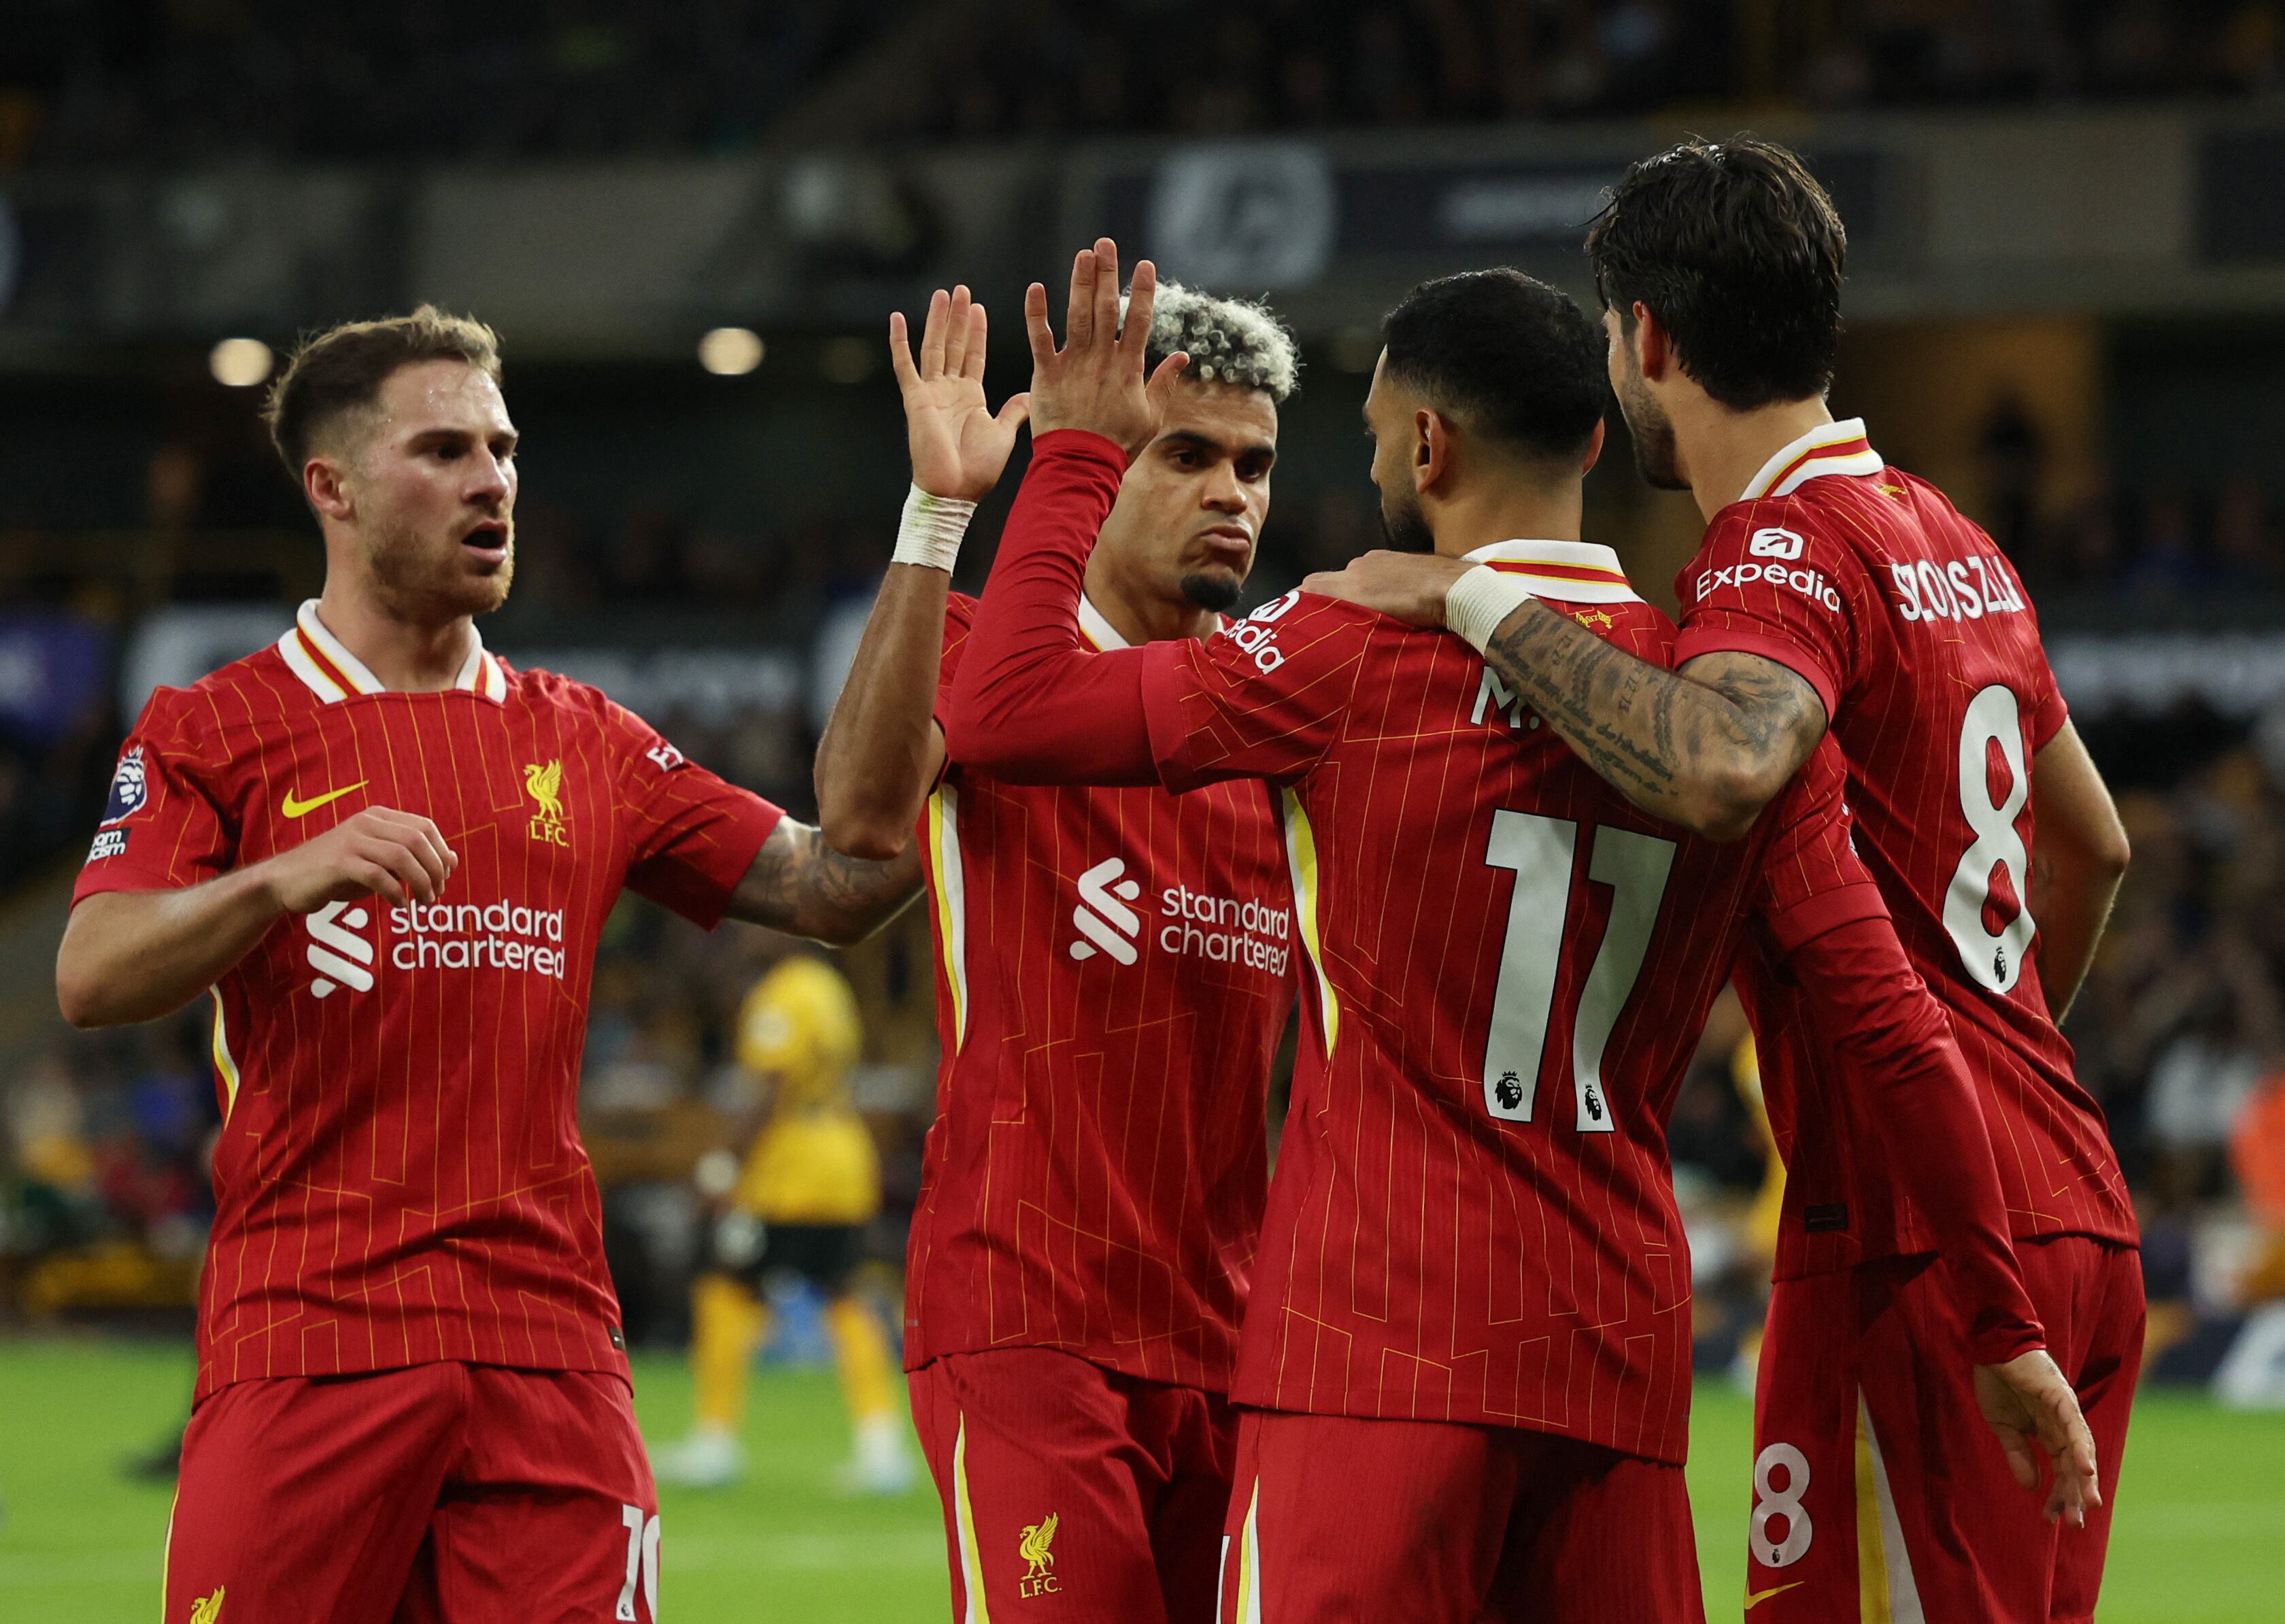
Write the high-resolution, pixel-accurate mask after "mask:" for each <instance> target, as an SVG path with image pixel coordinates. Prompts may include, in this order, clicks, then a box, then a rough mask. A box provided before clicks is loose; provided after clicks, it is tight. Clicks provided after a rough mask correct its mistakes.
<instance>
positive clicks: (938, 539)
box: [889, 485, 976, 575]
mask: <svg viewBox="0 0 2285 1624" xmlns="http://www.w3.org/2000/svg"><path fill="white" fill-rule="evenodd" d="M975 516H976V504H975V503H973V502H962V501H960V500H957V499H956V498H952V497H944V496H930V494H929V493H928V492H927V491H925V490H922V489H921V488H920V487H919V486H918V485H915V486H914V487H913V489H912V492H911V494H910V495H908V496H907V497H906V498H905V516H904V520H903V522H901V523H899V525H898V526H897V550H896V552H894V553H891V555H890V558H889V561H890V562H891V563H892V564H919V565H921V566H922V567H923V568H924V569H941V570H943V571H944V572H945V574H946V575H950V574H951V573H952V567H953V565H954V564H955V563H957V562H958V561H959V560H960V538H961V537H962V536H965V535H967V534H968V522H969V521H970V519H972V518H974V517H975Z"/></svg>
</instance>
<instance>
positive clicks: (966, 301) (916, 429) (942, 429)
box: [889, 287, 1031, 502]
mask: <svg viewBox="0 0 2285 1624" xmlns="http://www.w3.org/2000/svg"><path fill="white" fill-rule="evenodd" d="M984 350H985V318H984V307H983V306H982V305H980V304H978V303H976V302H973V301H972V300H970V297H969V295H968V289H967V288H965V287H955V288H954V289H953V290H952V292H950V293H949V294H947V293H946V292H945V291H944V290H943V289H942V288H940V287H939V288H938V289H937V291H936V293H935V294H934V295H933V296H932V297H931V298H930V300H929V312H928V323H927V325H926V326H924V327H923V328H922V329H921V352H920V357H919V359H918V361H917V362H916V361H915V359H914V357H913V352H912V348H911V346H910V344H909V343H908V342H907V337H906V327H905V318H904V314H903V312H902V311H898V312H896V313H894V314H892V315H891V316H890V318H889V362H890V365H892V366H894V367H895V368H896V371H897V387H898V388H899V389H900V390H902V391H903V394H904V397H905V442H906V444H907V448H908V449H909V450H910V451H911V452H912V459H913V483H915V484H916V485H918V486H919V487H920V488H921V489H922V490H925V491H927V492H928V493H929V494H930V496H934V497H946V498H952V499H954V500H957V501H962V502H974V501H979V500H981V499H982V498H984V497H985V496H987V495H989V494H990V493H991V490H992V487H993V486H994V485H996V484H998V483H999V482H1000V475H1001V470H1002V469H1004V468H1006V467H1007V466H1008V454H1009V452H1010V451H1013V450H1015V448H1016V430H1017V428H1020V427H1021V426H1022V424H1023V421H1024V419H1025V415H1026V414H1027V413H1028V412H1029V411H1030V409H1031V396H1028V395H1011V396H1009V397H1008V400H1007V402H1006V403H1005V404H1003V405H1001V408H1000V410H999V412H997V413H994V412H993V410H992V409H991V407H990V406H988V405H986V404H985V400H984Z"/></svg>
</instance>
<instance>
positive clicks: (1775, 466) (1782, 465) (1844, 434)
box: [1738, 417, 1888, 502]
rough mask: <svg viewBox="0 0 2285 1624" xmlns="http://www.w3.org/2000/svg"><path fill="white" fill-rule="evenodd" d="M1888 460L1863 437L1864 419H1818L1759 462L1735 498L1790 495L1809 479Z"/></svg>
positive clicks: (1860, 471)
mask: <svg viewBox="0 0 2285 1624" xmlns="http://www.w3.org/2000/svg"><path fill="white" fill-rule="evenodd" d="M1887 466H1888V463H1887V461H1886V459H1883V458H1882V457H1881V453H1880V452H1878V451H1874V450H1873V443H1872V442H1871V441H1870V440H1868V439H1866V438H1865V420H1864V419H1863V418H1861V417H1850V418H1843V419H1841V420H1840V421H1839V422H1837V423H1820V424H1819V425H1818V427H1816V428H1812V429H1810V431H1809V432H1808V433H1807V434H1805V435H1802V437H1801V438H1800V439H1798V440H1795V441H1794V443H1792V444H1791V445H1788V446H1786V448H1785V450H1783V451H1779V453H1778V454H1777V455H1776V456H1774V457H1772V458H1771V459H1769V460H1768V461H1767V462H1765V463H1763V465H1762V471H1761V472H1760V473H1758V474H1756V475H1754V478H1753V482H1752V483H1750V484H1748V485H1747V487H1746V489H1745V490H1743V491H1742V492H1741V493H1739V498H1738V499H1739V501H1741V502H1750V501H1752V500H1754V499H1755V498H1757V497H1765V496H1791V495H1792V494H1793V493H1794V491H1796V490H1800V489H1801V488H1802V486H1803V485H1804V484H1806V483H1808V482H1810V480H1812V479H1816V478H1818V477H1819V476H1820V475H1826V474H1852V475H1866V474H1878V473H1879V472H1880V471H1881V469H1882V468H1884V467H1887Z"/></svg>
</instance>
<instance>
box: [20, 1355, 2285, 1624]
mask: <svg viewBox="0 0 2285 1624" xmlns="http://www.w3.org/2000/svg"><path fill="white" fill-rule="evenodd" d="M190 1379H191V1378H190V1366H189V1361H188V1358H187V1356H186V1354H185V1353H184V1352H183V1350H181V1349H179V1348H176V1347H169V1346H147V1345H128V1344H117V1343H105V1342H35V1343H16V1344H0V1619H27V1620H29V1619H51V1620H72V1621H73V1624H112V1621H113V1620H127V1621H130V1624H150V1621H151V1620H152V1619H153V1617H154V1616H155V1614H156V1612H157V1609H158V1587H159V1552H160V1543H161V1534H162V1531H163V1530H164V1528H165V1526H166V1522H167V1507H168V1500H169V1491H168V1490H166V1489H165V1488H162V1487H146V1486H143V1485H138V1484H130V1483H128V1482H126V1481H124V1480H122V1479H121V1478H120V1477H119V1476H118V1475H117V1473H116V1471H114V1467H115V1465H116V1463H118V1461H119V1460H120V1459H121V1458H122V1456H125V1455H130V1454H132V1453H134V1452H136V1451H138V1450H141V1449H143V1448H145V1447H148V1446H149V1445H150V1444H151V1443H152V1442H153V1440H156V1439H159V1438H161V1437H162V1436H164V1434H165V1433H166V1432H167V1430H168V1428H169V1426H171V1425H172V1424H174V1423H175V1421H176V1419H177V1415H178V1412H179V1410H180V1408H181V1406H182V1405H183V1403H184V1401H185V1398H186V1397H187V1396H188V1393H189V1389H190ZM636 1390H637V1397H638V1400H639V1405H640V1410H641V1413H642V1420H643V1424H644V1426H645V1427H646V1428H647V1429H648V1430H649V1431H650V1432H651V1435H652V1436H654V1437H662V1436H664V1437H671V1436H675V1435H678V1434H679V1432H681V1430H682V1427H683V1424H684V1423H685V1422H686V1421H687V1418H688V1413H689V1388H688V1384H687V1380H686V1378H685V1377H684V1375H683V1370H682V1367H681V1365H680V1364H679V1362H677V1361H673V1360H671V1359H659V1358H655V1357H653V1358H645V1359H643V1360H641V1361H639V1362H638V1364H637V1365H636ZM1749 1420H1750V1412H1749V1409H1748V1407H1747V1404H1746V1403H1745V1401H1744V1400H1741V1399H1739V1398H1738V1397H1737V1396H1736V1395H1735V1394H1734V1393H1730V1392H1728V1391H1727V1390H1726V1389H1724V1388H1720V1387H1706V1388H1701V1389H1700V1391H1699V1394H1698V1400H1697V1414H1696V1426H1695V1441H1694V1444H1693V1447H1692V1455H1693V1460H1692V1466H1691V1487H1692V1494H1693V1495H1695V1496H1696V1498H1697V1502H1698V1513H1699V1524H1700V1530H1701V1533H1702V1534H1703V1538H1702V1540H1701V1544H1700V1556H1701V1558H1702V1560H1703V1562H1704V1564H1705V1571H1706V1586H1707V1596H1708V1612H1709V1613H1710V1614H1711V1616H1712V1618H1713V1619H1714V1620H1736V1619H1737V1618H1738V1617H1739V1598H1740V1596H1741V1594H1742V1590H1743V1582H1744V1561H1745V1553H1744V1545H1745V1534H1744V1520H1745V1516H1746V1510H1747V1494H1746V1482H1745V1472H1746V1461H1747V1433H1748V1424H1749ZM748 1440H749V1445H750V1448H751V1450H752V1455H753V1462H754V1470H753V1473H752V1475H751V1477H750V1478H749V1479H748V1480H747V1482H746V1483H745V1484H744V1486H743V1487H740V1488H738V1489H736V1490H734V1491H731V1492H729V1493H726V1494H721V1495H694V1494H683V1493H677V1492H674V1491H671V1490H670V1491H668V1492H666V1493H665V1494H664V1495H662V1502H663V1503H662V1505H661V1508H660V1510H661V1520H662V1523H663V1525H664V1528H665V1530H666V1535H665V1542H664V1545H665V1561H664V1568H665V1573H664V1588H663V1591H662V1594H661V1597H660V1610H661V1611H662V1612H664V1614H665V1615H666V1616H667V1617H668V1618H669V1619H672V1620H677V1621H678V1624H709V1621H711V1620H802V1621H803V1624H807V1621H808V1620H815V1619H834V1620H847V1621H848V1624H870V1621H872V1620H883V1621H884V1624H885V1621H887V1620H896V1621H897V1624H906V1621H907V1620H912V1621H915V1624H932V1621H933V1620H942V1619H944V1618H945V1617H946V1593H945V1580H944V1544H943V1531H942V1524H941V1523H940V1522H939V1521H938V1514H937V1507H936V1496H935V1495H934V1494H933V1492H932V1491H930V1489H929V1488H928V1487H925V1485H923V1487H921V1488H919V1489H918V1490H916V1491H915V1492H914V1493H913V1494H911V1495H906V1496H905V1497H904V1498H902V1499H899V1500H893V1501H865V1500H844V1499H838V1498H836V1497H835V1496H834V1495H833V1494H832V1493H831V1491H830V1487H829V1485H830V1483H831V1480H832V1475H833V1467H834V1465H835V1463H836V1462H837V1461H838V1460H839V1459H840V1456H841V1454H842V1452H843V1450H844V1447H845V1446H846V1438H845V1435H844V1430H843V1425H842V1421H841V1415H840V1409H839V1406H838V1403H837V1400H836V1397H835V1394H834V1391H833V1385H832V1382H831V1380H830V1379H829V1378H828V1377H825V1376H823V1375H821V1374H816V1373H811V1372H780V1371H771V1372H767V1373H765V1374H764V1375H763V1376H762V1377H759V1378H758V1382H757V1385H756V1390H755V1395H754V1408H753V1416H752V1421H751V1424H750V1427H749V1430H748ZM2122 1506H2123V1509H2122V1510H2121V1512H2120V1515H2119V1522H2118V1527H2117V1531H2116V1534H2115V1536H2114V1538H2113V1540H2112V1544H2111V1559H2110V1577H2109V1582H2108V1585H2107V1587H2106V1589H2105V1595H2104V1605H2103V1610H2102V1615H2101V1616H2102V1618H2103V1620H2104V1621H2105V1624H2144V1621H2146V1620H2147V1621H2148V1624H2160V1621H2161V1620H2163V1624H2207V1621H2210V1624H2224V1621H2226V1624H2258V1621H2261V1620H2276V1621H2280V1624H2285V1554H2281V1553H2285V1416H2232V1415H2227V1414H2225V1413H2223V1412H2221V1411H2219V1410H2217V1409H2215V1408H2212V1407H2211V1406H2210V1405H2209V1404H2207V1403H2205V1402H2203V1400H2198V1399H2194V1398H2186V1397H2178V1396H2175V1395H2172V1394H2166V1393H2161V1394H2155V1395H2151V1396H2148V1397H2146V1398H2145V1399H2144V1400H2143V1401H2142V1404H2141V1406H2140V1409H2139V1410H2138V1412H2137V1416H2136V1422H2135V1429H2134V1436H2133V1439H2132V1444H2131V1447H2130V1453H2129V1455H2128V1458H2127V1463H2126V1486H2125V1493H2124V1496H2123V1497H2122ZM164 1624H179V1621H178V1620H165V1621H164Z"/></svg>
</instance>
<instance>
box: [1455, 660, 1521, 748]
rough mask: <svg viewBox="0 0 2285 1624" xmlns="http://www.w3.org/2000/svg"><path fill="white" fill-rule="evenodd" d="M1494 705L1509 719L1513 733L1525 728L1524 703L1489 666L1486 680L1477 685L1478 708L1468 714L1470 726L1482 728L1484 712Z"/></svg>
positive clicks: (1508, 722) (1509, 727)
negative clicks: (1521, 727)
mask: <svg viewBox="0 0 2285 1624" xmlns="http://www.w3.org/2000/svg"><path fill="white" fill-rule="evenodd" d="M1492 705H1496V706H1497V707H1498V708H1499V710H1500V712H1501V713H1502V714H1503V715H1504V716H1505V717H1506V718H1507V725H1508V730H1509V731H1510V732H1511V733H1512V732H1513V731H1514V730H1515V729H1517V728H1519V727H1520V726H1523V702H1522V701H1521V700H1520V699H1519V698H1517V697H1516V695H1515V694H1512V693H1510V692H1509V691H1508V686H1507V684H1505V683H1504V682H1502V681H1501V680H1500V679H1499V675H1498V673H1497V672H1496V671H1493V670H1492V668H1491V667H1490V666H1488V665H1487V666H1486V667H1484V679H1483V680H1482V681H1481V682H1480V683H1478V684H1476V708H1475V709H1474V710H1471V711H1470V712H1468V726H1471V727H1478V726H1482V725H1483V719H1484V710H1485V709H1486V707H1488V706H1492Z"/></svg>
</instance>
